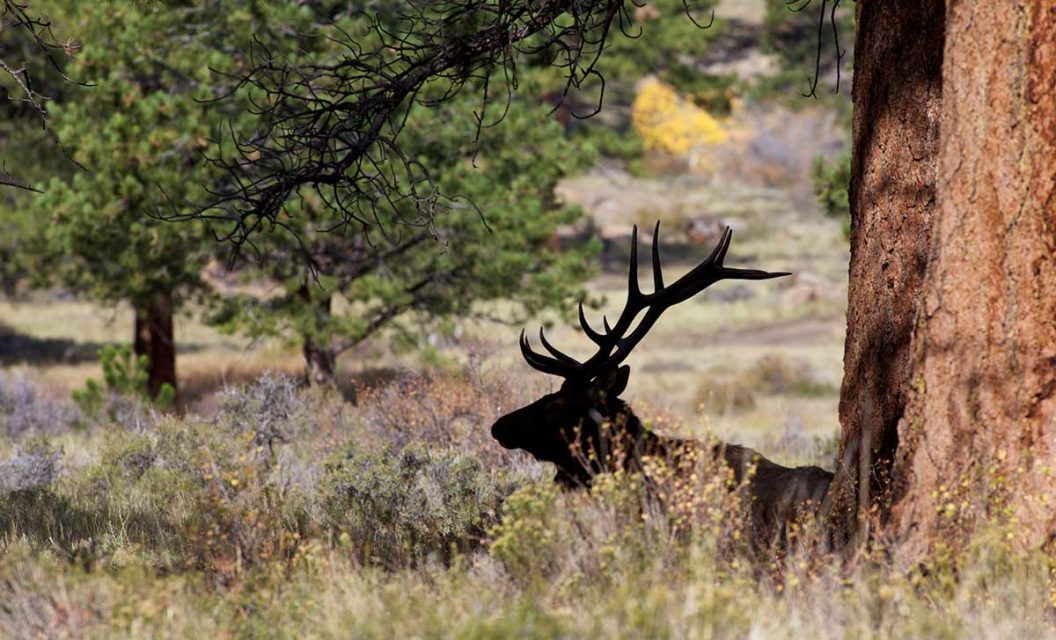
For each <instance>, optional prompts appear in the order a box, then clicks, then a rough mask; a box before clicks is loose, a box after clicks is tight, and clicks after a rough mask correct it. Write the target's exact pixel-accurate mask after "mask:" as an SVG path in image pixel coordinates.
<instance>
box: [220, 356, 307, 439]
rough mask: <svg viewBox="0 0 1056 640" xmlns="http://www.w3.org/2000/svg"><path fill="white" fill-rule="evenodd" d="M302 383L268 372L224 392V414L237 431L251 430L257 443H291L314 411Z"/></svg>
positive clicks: (249, 431) (222, 411)
mask: <svg viewBox="0 0 1056 640" xmlns="http://www.w3.org/2000/svg"><path fill="white" fill-rule="evenodd" d="M298 386H299V385H298V383H297V381H295V380H294V379H293V378H291V377H290V376H287V375H285V374H282V373H273V372H270V371H265V372H264V374H263V375H261V376H260V378H258V379H257V380H255V381H254V382H251V383H250V384H247V385H245V386H242V387H240V388H238V389H228V390H226V391H224V392H223V393H222V394H221V395H220V416H221V418H222V419H223V420H224V421H226V422H227V423H228V424H230V425H231V427H232V428H233V429H234V431H236V432H239V433H250V434H251V435H252V440H253V444H254V445H256V446H268V447H269V449H270V448H273V446H274V444H275V443H277V442H290V440H291V439H293V438H294V437H296V435H297V434H298V433H299V432H300V430H301V427H302V425H303V423H304V422H305V421H308V420H310V418H311V414H312V411H311V410H310V409H309V407H308V406H307V404H306V403H305V401H304V398H303V397H302V395H301V393H300V392H299V391H298Z"/></svg>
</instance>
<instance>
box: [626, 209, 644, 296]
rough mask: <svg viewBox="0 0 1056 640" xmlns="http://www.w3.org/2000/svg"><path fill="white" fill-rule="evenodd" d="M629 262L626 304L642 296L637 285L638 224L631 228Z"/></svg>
mask: <svg viewBox="0 0 1056 640" xmlns="http://www.w3.org/2000/svg"><path fill="white" fill-rule="evenodd" d="M630 262H631V264H630V268H629V269H628V274H627V305H628V306H630V305H631V301H632V300H633V301H634V302H636V303H637V302H638V301H639V300H641V298H642V290H641V288H640V287H639V286H638V225H634V227H632V228H631V261H630Z"/></svg>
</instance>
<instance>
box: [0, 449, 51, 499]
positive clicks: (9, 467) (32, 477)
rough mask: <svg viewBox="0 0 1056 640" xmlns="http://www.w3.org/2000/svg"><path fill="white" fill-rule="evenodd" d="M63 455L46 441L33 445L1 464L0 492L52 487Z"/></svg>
mask: <svg viewBox="0 0 1056 640" xmlns="http://www.w3.org/2000/svg"><path fill="white" fill-rule="evenodd" d="M61 458H62V453H61V452H60V451H59V450H57V449H55V448H54V447H52V446H51V444H49V443H48V442H47V441H46V440H40V441H38V442H34V443H31V444H30V445H28V446H27V447H25V448H24V449H20V450H18V451H17V452H16V453H15V455H14V456H12V457H11V458H10V459H9V460H7V461H6V462H2V463H0V491H8V492H16V491H33V490H38V489H44V488H46V487H48V486H50V485H51V483H52V482H53V481H54V480H55V476H56V474H57V473H58V465H59V460H60V459H61Z"/></svg>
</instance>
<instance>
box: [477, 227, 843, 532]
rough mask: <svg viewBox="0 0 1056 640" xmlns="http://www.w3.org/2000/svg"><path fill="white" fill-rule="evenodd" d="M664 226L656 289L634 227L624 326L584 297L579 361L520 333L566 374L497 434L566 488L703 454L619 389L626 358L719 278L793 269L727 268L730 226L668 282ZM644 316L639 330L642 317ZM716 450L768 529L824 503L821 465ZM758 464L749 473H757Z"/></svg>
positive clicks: (656, 252) (525, 345) (543, 360)
mask: <svg viewBox="0 0 1056 640" xmlns="http://www.w3.org/2000/svg"><path fill="white" fill-rule="evenodd" d="M659 233H660V223H659V222H657V224H656V229H655V230H654V232H653V251H652V262H653V282H654V285H655V289H654V291H653V293H648V294H647V293H643V292H642V290H641V289H640V288H639V286H638V227H637V226H636V227H635V228H634V231H633V232H632V234H631V243H632V244H631V258H630V274H629V277H628V282H627V304H626V306H624V308H623V311H622V312H621V313H620V316H619V318H618V319H617V320H616V324H615V325H613V326H609V322H608V319H603V325H604V331H597V330H595V329H594V328H593V327H591V325H590V323H588V322H587V318H586V316H585V314H584V313H583V305H582V303H581V304H580V305H579V323H580V326H581V327H582V329H583V332H584V333H585V334H586V335H587V337H588V338H590V340H591V341H593V342H594V344H595V345H597V351H596V353H595V354H594V355H592V356H591V357H590V358H589V359H587V360H585V361H583V362H580V361H578V360H576V359H574V358H572V357H571V356H569V355H567V354H565V353H562V352H561V351H559V350H558V349H556V348H555V347H554V346H553V345H551V344H550V342H549V341H548V340H547V339H546V335H545V334H544V333H543V330H542V329H540V330H539V341H540V342H541V343H542V346H543V348H544V349H546V351H547V352H549V355H542V354H539V353H536V352H535V351H533V350H532V347H531V344H530V343H529V341H528V337H527V336H526V335H525V333H524V332H523V331H522V332H521V339H520V345H521V354H522V355H523V356H524V359H525V360H526V361H527V362H528V364H529V365H531V366H532V367H533V368H535V369H537V370H539V371H542V372H543V373H548V374H551V375H555V376H560V377H561V378H563V379H564V382H563V383H562V385H561V388H560V389H559V390H558V391H557V392H555V393H551V394H548V395H546V396H543V397H542V398H540V399H539V400H536V401H535V402H533V403H532V404H530V405H528V406H526V407H522V408H520V409H517V410H516V411H513V412H512V413H509V414H507V415H505V416H502V417H501V418H499V419H498V420H497V421H496V422H495V424H494V425H493V426H492V427H491V435H492V437H494V438H495V439H496V440H498V442H499V444H501V445H502V446H503V447H505V448H507V449H523V450H525V451H527V452H528V453H530V454H532V455H533V456H534V457H535V458H536V459H538V460H541V461H545V462H552V463H553V464H554V465H556V466H557V476H556V477H555V480H556V481H557V482H559V483H560V484H562V485H565V486H566V487H587V486H590V484H591V482H592V480H593V478H594V477H595V476H596V475H597V474H599V473H604V472H606V471H612V470H614V468H623V469H625V470H627V471H640V470H641V469H642V461H643V459H645V458H647V457H666V458H669V459H670V458H672V457H676V458H677V457H678V456H680V455H683V454H684V453H687V452H689V451H699V449H700V446H701V443H700V442H699V441H694V440H683V439H676V438H665V437H662V436H659V435H657V434H655V433H653V432H651V431H649V430H648V429H646V428H645V427H644V426H643V425H642V422H641V421H640V420H639V419H638V417H637V416H635V415H634V412H633V411H632V410H631V408H630V407H628V406H627V404H626V403H625V402H623V401H622V400H620V398H619V396H620V394H621V393H623V391H624V389H625V388H626V387H627V380H628V378H629V377H630V367H628V366H627V365H622V366H621V363H622V362H623V361H624V360H625V359H626V358H627V356H628V355H630V353H631V351H632V350H633V349H634V347H635V346H636V345H637V344H638V343H639V342H640V341H641V340H642V338H644V337H645V335H646V333H648V332H649V330H650V329H651V328H652V327H653V325H654V324H655V323H656V321H657V320H658V319H659V318H660V315H661V314H662V313H663V312H664V311H665V310H666V309H668V308H669V307H672V306H674V305H676V304H678V303H680V302H683V301H685V300H688V299H689V298H691V297H693V296H694V295H696V294H698V293H700V292H701V291H703V290H704V289H706V288H707V287H709V286H711V285H712V284H714V283H716V282H718V281H720V280H768V279H770V278H778V277H781V276H785V275H789V274H787V273H770V272H767V271H760V270H756V269H734V268H730V267H726V266H724V265H723V260H724V259H725V258H726V252H727V251H728V250H729V248H730V240H731V238H732V235H733V234H732V232H731V231H730V230H729V229H726V230H725V232H724V233H723V234H722V238H721V240H720V241H719V243H718V244H717V245H716V246H715V248H714V249H713V250H712V252H711V254H710V255H709V256H708V257H707V258H706V259H705V260H704V261H703V262H701V263H700V264H699V265H697V266H696V267H695V268H693V270H691V271H690V272H689V273H687V274H686V275H684V276H682V277H681V278H679V279H678V280H677V281H676V282H674V283H673V284H671V285H670V286H665V285H664V277H663V272H662V269H661V266H660V248H659ZM643 312H644V315H642V319H641V321H640V322H638V324H637V326H636V327H634V329H633V330H632V325H633V324H634V321H635V319H636V318H637V317H638V316H639V315H641V314H642V313H643ZM712 454H713V455H714V456H716V457H721V458H723V459H724V460H725V462H726V464H727V465H728V466H729V467H730V468H731V469H732V470H733V474H734V480H735V482H736V483H737V484H738V485H740V484H741V483H742V482H743V483H745V484H746V486H747V489H748V491H749V494H750V496H751V500H752V516H753V519H754V520H756V523H757V524H759V525H761V526H768V525H779V524H780V523H782V522H784V521H786V520H787V519H788V518H790V517H791V516H792V515H794V513H795V511H796V510H797V509H799V508H802V507H805V506H813V507H817V506H818V505H820V503H821V501H822V499H823V498H824V496H825V494H826V492H827V490H828V487H829V484H830V482H831V481H832V477H833V475H832V474H831V473H829V472H828V471H825V470H823V469H820V468H818V467H798V468H794V469H793V468H788V467H783V466H781V465H779V464H776V463H774V462H771V461H770V460H767V459H766V458H764V457H762V456H761V455H759V454H758V453H756V452H755V451H753V450H751V449H748V448H745V447H741V446H737V445H730V444H724V443H719V444H716V445H714V446H713V448H712ZM749 470H751V472H749Z"/></svg>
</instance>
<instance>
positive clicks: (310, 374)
mask: <svg viewBox="0 0 1056 640" xmlns="http://www.w3.org/2000/svg"><path fill="white" fill-rule="evenodd" d="M336 361H337V357H336V355H335V354H334V352H333V350H331V349H329V348H328V347H326V346H324V345H320V344H317V343H316V342H314V341H313V340H312V339H311V338H309V337H307V336H305V338H304V375H305V377H306V378H307V379H308V384H309V385H311V386H313V387H317V386H334V385H335V384H336V381H335V379H334V370H335V368H336V367H335V364H336Z"/></svg>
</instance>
